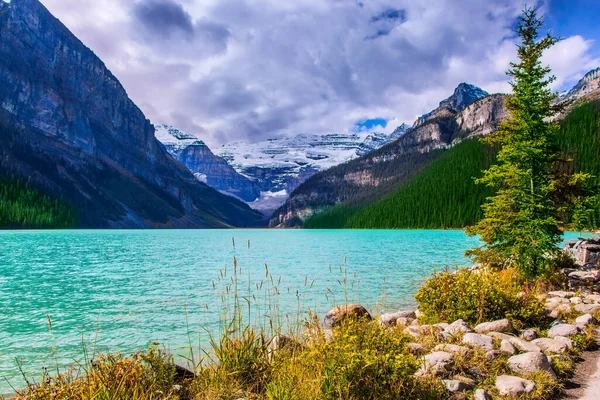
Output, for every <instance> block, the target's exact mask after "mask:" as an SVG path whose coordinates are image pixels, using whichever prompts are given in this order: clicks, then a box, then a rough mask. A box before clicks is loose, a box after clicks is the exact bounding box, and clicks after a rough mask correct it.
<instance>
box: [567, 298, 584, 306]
mask: <svg viewBox="0 0 600 400" xmlns="http://www.w3.org/2000/svg"><path fill="white" fill-rule="evenodd" d="M569 301H570V302H571V304H581V303H583V300H582V299H581V297H571V298H570V299H569Z"/></svg>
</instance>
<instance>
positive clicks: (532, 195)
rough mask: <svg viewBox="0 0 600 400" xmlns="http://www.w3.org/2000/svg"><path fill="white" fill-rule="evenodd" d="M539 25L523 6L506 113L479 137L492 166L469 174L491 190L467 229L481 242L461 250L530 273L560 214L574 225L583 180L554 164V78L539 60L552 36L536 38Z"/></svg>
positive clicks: (551, 253)
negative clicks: (491, 149) (492, 150)
mask: <svg viewBox="0 0 600 400" xmlns="http://www.w3.org/2000/svg"><path fill="white" fill-rule="evenodd" d="M541 26H542V21H541V20H540V19H538V17H537V12H536V10H535V9H525V11H524V12H523V16H522V17H521V19H520V23H519V26H518V33H519V37H520V39H521V42H522V44H521V45H518V46H517V54H518V57H519V62H518V63H511V64H510V65H511V68H510V69H509V71H508V72H507V74H508V75H509V76H510V77H511V78H512V79H513V80H512V82H511V86H512V88H513V94H512V95H510V96H508V97H507V99H506V107H507V108H508V111H509V113H510V118H509V119H508V120H505V121H503V122H502V123H501V124H500V126H499V128H498V130H497V131H496V132H494V133H492V134H490V135H488V136H487V137H485V138H484V141H485V142H486V143H488V144H492V145H499V146H500V151H499V153H498V157H497V160H498V162H497V164H494V165H493V166H492V167H490V168H489V169H488V170H486V171H485V173H484V176H483V177H482V178H481V179H478V180H477V182H478V183H481V184H485V185H487V186H488V187H490V188H493V189H494V190H496V193H495V194H494V195H493V196H492V197H490V198H489V199H488V201H487V202H486V203H485V204H484V206H483V210H484V218H483V219H482V220H480V221H479V222H478V223H477V224H476V225H475V226H474V227H473V228H472V229H471V230H470V231H469V232H470V233H471V234H473V235H475V234H478V235H480V237H481V239H482V241H483V242H484V245H483V246H482V247H479V248H476V249H474V250H471V251H468V252H467V254H468V255H470V256H473V257H474V259H475V260H476V261H478V262H483V263H485V264H488V265H494V266H498V267H503V268H506V267H513V266H516V267H518V268H519V269H520V270H521V271H523V272H524V273H526V274H528V275H530V276H537V275H539V274H542V273H544V272H546V271H548V269H549V268H550V264H551V263H552V260H553V258H554V257H556V255H557V254H558V252H559V247H558V243H559V242H560V237H561V234H562V230H561V222H562V221H561V218H563V217H564V215H565V214H568V213H569V210H573V211H576V215H577V217H576V220H578V224H581V217H580V216H581V215H584V214H585V213H586V209H587V207H586V205H587V204H586V203H587V202H586V200H585V199H586V195H585V188H584V186H585V184H586V181H589V176H587V175H585V174H573V175H568V174H567V173H566V172H565V171H564V168H561V167H562V165H561V162H563V161H564V160H561V159H560V151H559V148H558V146H557V133H558V124H557V123H553V122H548V119H549V118H551V117H552V116H554V115H555V113H556V112H557V111H559V107H557V106H553V105H552V102H553V101H554V100H555V99H556V98H557V95H556V94H553V93H552V91H551V89H550V84H551V83H552V82H553V81H554V79H555V78H554V76H548V75H549V74H550V71H551V70H550V68H549V67H544V66H542V63H541V57H542V54H543V53H544V51H545V50H547V49H549V48H550V47H552V46H553V45H554V44H555V43H556V42H557V41H558V40H559V39H558V38H556V37H553V36H551V35H549V34H548V35H546V36H545V37H543V38H542V39H539V29H540V28H541ZM574 205H576V207H573V206H574Z"/></svg>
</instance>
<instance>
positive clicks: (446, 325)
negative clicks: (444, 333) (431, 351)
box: [433, 322, 450, 329]
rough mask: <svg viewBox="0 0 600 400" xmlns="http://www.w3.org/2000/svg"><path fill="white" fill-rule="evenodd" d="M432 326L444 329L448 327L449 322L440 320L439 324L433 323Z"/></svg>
mask: <svg viewBox="0 0 600 400" xmlns="http://www.w3.org/2000/svg"><path fill="white" fill-rule="evenodd" d="M433 326H437V327H440V328H442V329H446V328H448V327H449V326H450V324H449V323H447V322H441V323H439V324H434V325H433Z"/></svg>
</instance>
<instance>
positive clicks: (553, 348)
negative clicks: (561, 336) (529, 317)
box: [532, 338, 569, 354]
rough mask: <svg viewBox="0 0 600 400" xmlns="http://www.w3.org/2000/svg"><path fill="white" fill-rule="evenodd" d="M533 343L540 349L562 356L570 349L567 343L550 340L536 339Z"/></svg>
mask: <svg viewBox="0 0 600 400" xmlns="http://www.w3.org/2000/svg"><path fill="white" fill-rule="evenodd" d="M532 343H534V344H536V345H537V346H538V347H539V348H540V349H542V350H544V351H548V352H550V353H558V354H562V353H565V352H566V351H567V350H568V349H569V347H568V346H567V344H566V343H564V342H561V341H560V340H554V339H548V338H540V339H535V340H534V341H533V342H532Z"/></svg>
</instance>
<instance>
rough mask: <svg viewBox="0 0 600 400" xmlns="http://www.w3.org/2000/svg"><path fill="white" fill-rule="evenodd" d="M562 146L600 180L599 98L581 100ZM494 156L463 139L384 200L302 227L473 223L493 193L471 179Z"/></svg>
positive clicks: (564, 129) (344, 207)
mask: <svg viewBox="0 0 600 400" xmlns="http://www.w3.org/2000/svg"><path fill="white" fill-rule="evenodd" d="M559 145H560V147H561V148H562V149H564V151H565V152H566V153H567V154H568V155H569V156H570V157H571V158H572V159H573V161H574V163H573V167H574V170H575V171H577V172H580V171H581V172H587V173H590V174H592V175H593V176H595V177H596V180H597V182H598V183H599V184H600V179H599V178H598V177H600V102H594V103H586V104H583V105H581V106H579V107H577V108H576V109H575V110H574V111H572V112H571V113H570V114H569V116H568V117H567V118H566V119H565V120H564V121H563V122H562V124H561V132H560V135H559ZM495 154H496V151H495V150H494V149H492V148H490V147H488V146H486V145H484V144H482V143H481V142H480V141H479V140H477V139H469V140H465V141H463V142H462V143H460V144H458V145H456V146H454V147H452V148H451V149H450V150H448V151H446V152H445V153H443V154H442V155H441V156H439V157H437V158H436V159H434V160H433V161H432V162H431V163H429V165H427V166H426V167H425V168H423V169H422V170H421V171H420V172H419V173H418V174H417V175H416V176H415V177H414V178H412V179H410V180H409V181H408V182H407V183H404V184H401V185H400V186H399V187H398V188H397V189H396V190H394V191H393V192H391V193H390V194H388V195H386V196H385V197H383V198H382V199H380V200H378V201H375V202H371V203H368V202H367V203H364V204H362V205H356V204H353V205H348V204H340V205H337V206H335V207H332V208H329V209H327V210H325V211H324V212H322V213H319V214H316V215H314V216H312V217H311V218H309V219H307V220H306V221H305V224H304V226H305V227H306V228H309V229H322V228H352V229H434V228H463V227H465V226H469V225H472V224H474V223H475V222H477V221H478V220H479V219H480V218H481V217H482V211H481V205H482V204H483V202H484V201H485V199H486V197H488V196H489V195H491V194H492V193H491V191H490V189H489V188H487V187H486V186H483V185H476V184H475V182H474V180H473V178H475V177H480V176H481V175H482V171H483V170H484V169H487V168H488V167H489V166H490V164H491V163H492V162H493V161H494V159H495ZM597 208H598V210H600V205H598V207H597ZM598 217H600V211H599V212H598V213H597V215H596V218H598ZM597 220H600V219H597Z"/></svg>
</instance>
